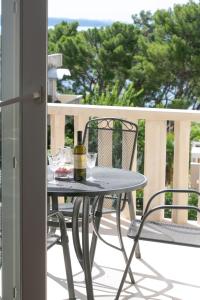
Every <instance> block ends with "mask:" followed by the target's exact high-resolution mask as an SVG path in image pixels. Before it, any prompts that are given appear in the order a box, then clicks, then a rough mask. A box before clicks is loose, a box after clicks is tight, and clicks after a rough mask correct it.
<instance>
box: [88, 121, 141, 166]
mask: <svg viewBox="0 0 200 300" xmlns="http://www.w3.org/2000/svg"><path fill="white" fill-rule="evenodd" d="M137 135H138V126H137V125H136V124H135V123H133V122H130V121H126V120H122V119H119V118H95V119H91V120H89V121H88V122H87V124H86V126H85V131H84V136H83V142H84V144H85V145H86V148H87V151H88V152H96V153H98V156H97V165H98V166H101V167H114V168H123V169H128V170H130V169H131V168H132V164H133V158H134V152H135V148H136V140H137Z"/></svg>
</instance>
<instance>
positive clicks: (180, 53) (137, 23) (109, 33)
mask: <svg viewBox="0 0 200 300" xmlns="http://www.w3.org/2000/svg"><path fill="white" fill-rule="evenodd" d="M130 13H131V12H130ZM132 20H133V23H132V24H124V23H121V22H115V23H113V24H112V25H110V26H107V27H101V28H93V29H88V30H87V31H78V23H77V22H73V23H66V22H62V23H61V24H59V25H57V26H55V28H54V29H51V30H49V52H50V53H54V52H60V53H62V54H63V62H64V64H63V67H66V68H69V69H70V71H71V83H72V84H71V86H70V89H71V91H72V92H75V93H82V94H83V95H87V94H88V93H90V94H91V96H90V97H88V96H87V97H86V99H88V100H89V99H90V100H89V101H91V97H92V96H94V99H96V101H97V102H98V103H99V101H100V100H99V99H104V100H102V101H105V97H104V96H105V94H106V95H108V93H109V91H110V93H111V94H112V93H113V92H112V91H113V89H115V91H116V86H117V94H116V95H115V96H116V104H118V103H119V96H120V95H121V94H122V93H124V91H125V90H126V89H127V90H129V92H128V93H130V87H132V88H133V92H132V93H130V97H132V99H133V94H134V95H138V94H139V95H140V101H135V97H134V101H132V100H130V101H128V102H127V98H126V99H125V100H124V102H123V103H120V105H127V103H129V104H130V105H138V106H144V105H146V106H153V107H162V106H163V107H171V108H177V107H180V108H188V107H192V108H199V107H200V104H199V103H200V101H199V95H200V32H199V31H200V4H197V3H195V2H193V1H189V2H188V3H187V4H184V5H175V6H174V8H173V9H169V10H157V11H156V12H155V13H154V14H151V13H150V12H148V11H147V12H145V11H141V13H140V14H139V15H133V16H132ZM97 93H98V95H99V99H97V98H98V97H96V96H97ZM106 98H108V97H107V96H106ZM136 98H137V97H136ZM121 100H123V97H121ZM109 101H110V100H109ZM93 102H94V101H93ZM113 104H114V103H113Z"/></svg>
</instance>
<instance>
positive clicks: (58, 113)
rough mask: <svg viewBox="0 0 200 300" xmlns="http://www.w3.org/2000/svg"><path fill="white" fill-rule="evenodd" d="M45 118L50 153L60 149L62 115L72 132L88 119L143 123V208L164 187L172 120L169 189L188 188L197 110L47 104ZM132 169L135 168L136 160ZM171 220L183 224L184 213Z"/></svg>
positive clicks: (82, 127)
mask: <svg viewBox="0 0 200 300" xmlns="http://www.w3.org/2000/svg"><path fill="white" fill-rule="evenodd" d="M48 115H49V124H50V127H51V136H50V145H51V150H52V151H53V152H56V151H57V150H58V149H59V148H60V147H63V146H64V143H65V116H72V117H73V118H74V132H76V131H77V130H84V127H85V124H86V122H87V121H88V120H89V118H90V117H120V118H123V119H127V120H130V121H133V122H136V123H137V122H138V121H139V120H144V121H145V141H144V142H145V152H144V175H145V176H146V177H147V178H148V184H147V186H146V187H145V189H144V200H143V201H144V206H145V203H146V201H147V199H148V198H149V196H150V195H152V194H153V193H154V192H155V191H158V190H160V189H162V188H164V187H165V186H166V163H167V161H166V137H167V121H173V122H174V167H173V187H176V188H187V187H188V186H190V164H189V161H190V158H189V155H190V129H191V123H192V122H200V114H199V111H191V110H177V109H174V110H170V109H151V108H136V107H119V106H116V107H114V106H110V107H109V106H94V105H80V104H56V103H49V104H48ZM74 140H75V142H76V136H74ZM136 156H137V155H136ZM136 156H135V157H136ZM133 168H134V169H136V161H135V163H134V167H133ZM163 201H164V199H162V198H160V199H159V203H163ZM187 201H188V199H187V198H183V196H182V197H181V199H180V196H179V195H176V197H175V198H174V199H173V202H174V203H177V204H178V203H181V204H182V205H184V204H186V203H187ZM163 217H164V216H163V215H162V214H158V215H156V216H155V218H156V219H157V220H161V219H162V218H163ZM172 218H173V220H174V222H176V223H186V222H187V214H186V213H185V212H179V213H177V214H176V215H175V214H174V215H173V216H172ZM198 222H199V220H198Z"/></svg>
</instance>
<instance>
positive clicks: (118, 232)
mask: <svg viewBox="0 0 200 300" xmlns="http://www.w3.org/2000/svg"><path fill="white" fill-rule="evenodd" d="M120 208H121V201H120V199H119V200H118V201H117V210H116V223H117V235H118V239H119V244H120V248H121V251H122V253H123V257H124V260H125V263H126V264H127V262H128V257H127V254H126V250H125V247H124V242H123V238H122V232H121V218H120V217H121V210H120ZM128 272H129V276H130V280H131V282H132V283H133V284H134V283H135V280H134V277H133V272H132V270H131V268H130V267H129V269H128Z"/></svg>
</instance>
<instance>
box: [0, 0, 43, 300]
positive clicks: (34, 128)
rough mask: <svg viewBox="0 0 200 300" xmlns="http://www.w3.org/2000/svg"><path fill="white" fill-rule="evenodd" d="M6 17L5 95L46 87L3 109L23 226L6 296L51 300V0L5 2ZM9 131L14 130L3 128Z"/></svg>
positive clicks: (11, 185) (8, 185)
mask: <svg viewBox="0 0 200 300" xmlns="http://www.w3.org/2000/svg"><path fill="white" fill-rule="evenodd" d="M2 16H4V17H3V18H2V27H3V26H5V27H4V28H5V29H6V32H5V33H6V38H5V37H4V36H3V37H2V58H3V65H2V74H3V77H2V87H3V88H4V89H3V98H4V99H6V98H11V97H15V96H18V95H20V96H23V95H27V94H32V93H33V92H40V91H41V90H42V97H41V99H42V101H40V100H38V101H35V100H32V101H24V102H22V103H20V104H17V105H12V106H10V107H9V108H5V109H4V111H3V112H2V114H3V117H4V121H5V123H6V122H7V124H5V125H8V128H9V127H10V133H11V135H13V143H12V147H10V149H11V148H12V149H11V150H10V152H9V151H8V152H6V151H4V154H3V156H4V158H3V159H4V161H6V160H8V159H9V158H10V157H11V156H12V157H13V159H12V165H11V166H10V167H11V168H12V170H11V173H12V176H11V179H8V175H9V174H5V175H6V176H4V179H3V185H4V186H3V196H4V197H5V200H8V199H6V197H8V196H7V191H8V190H9V189H10V194H12V196H13V202H14V203H15V202H16V201H18V202H19V205H18V206H17V207H15V208H16V215H15V216H14V220H12V221H11V222H12V224H11V225H12V226H11V227H13V226H15V221H16V222H17V223H16V224H19V232H18V230H16V232H18V233H19V240H20V247H19V249H20V251H19V253H16V252H17V251H18V250H17V248H16V249H15V248H14V249H15V250H16V252H14V256H15V259H13V260H11V264H14V266H12V265H10V271H11V270H12V267H13V271H14V274H13V278H11V276H10V274H7V276H8V277H9V276H10V278H9V282H8V283H7V284H6V289H8V290H7V291H6V292H7V295H8V297H5V300H7V299H8V300H10V299H12V298H15V299H21V300H27V299H28V300H35V299H37V300H45V299H46V194H47V193H46V74H47V67H46V66H47V50H46V49H47V1H46V0H34V1H32V0H21V1H20V0H14V1H13V0H2ZM9 16H10V17H9ZM2 32H3V31H2ZM13 46H14V47H13ZM12 47H13V48H12ZM6 57H7V58H8V59H4V58H6ZM8 80H9V88H10V92H8ZM4 128H6V126H5V127H4ZM14 129H15V130H14ZM3 134H4V135H5V134H8V132H5V130H4V129H3ZM15 138H16V139H15ZM3 148H4V147H3ZM5 149H6V148H5ZM5 149H4V150H5ZM13 174H14V176H13ZM8 198H9V199H10V195H9V197H8ZM5 203H6V201H5ZM16 232H15V234H16ZM11 234H12V232H11ZM13 241H14V242H16V243H17V242H18V244H19V241H17V240H16V239H12V242H13ZM14 246H15V245H14ZM18 255H19V258H20V259H19V261H18V262H17V261H16V259H17V257H18ZM4 263H5V264H6V263H7V262H6V261H5V262H3V264H4ZM19 271H20V272H19ZM13 289H14V290H13ZM13 291H15V293H13ZM11 295H12V298H11V297H10V296H11Z"/></svg>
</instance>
